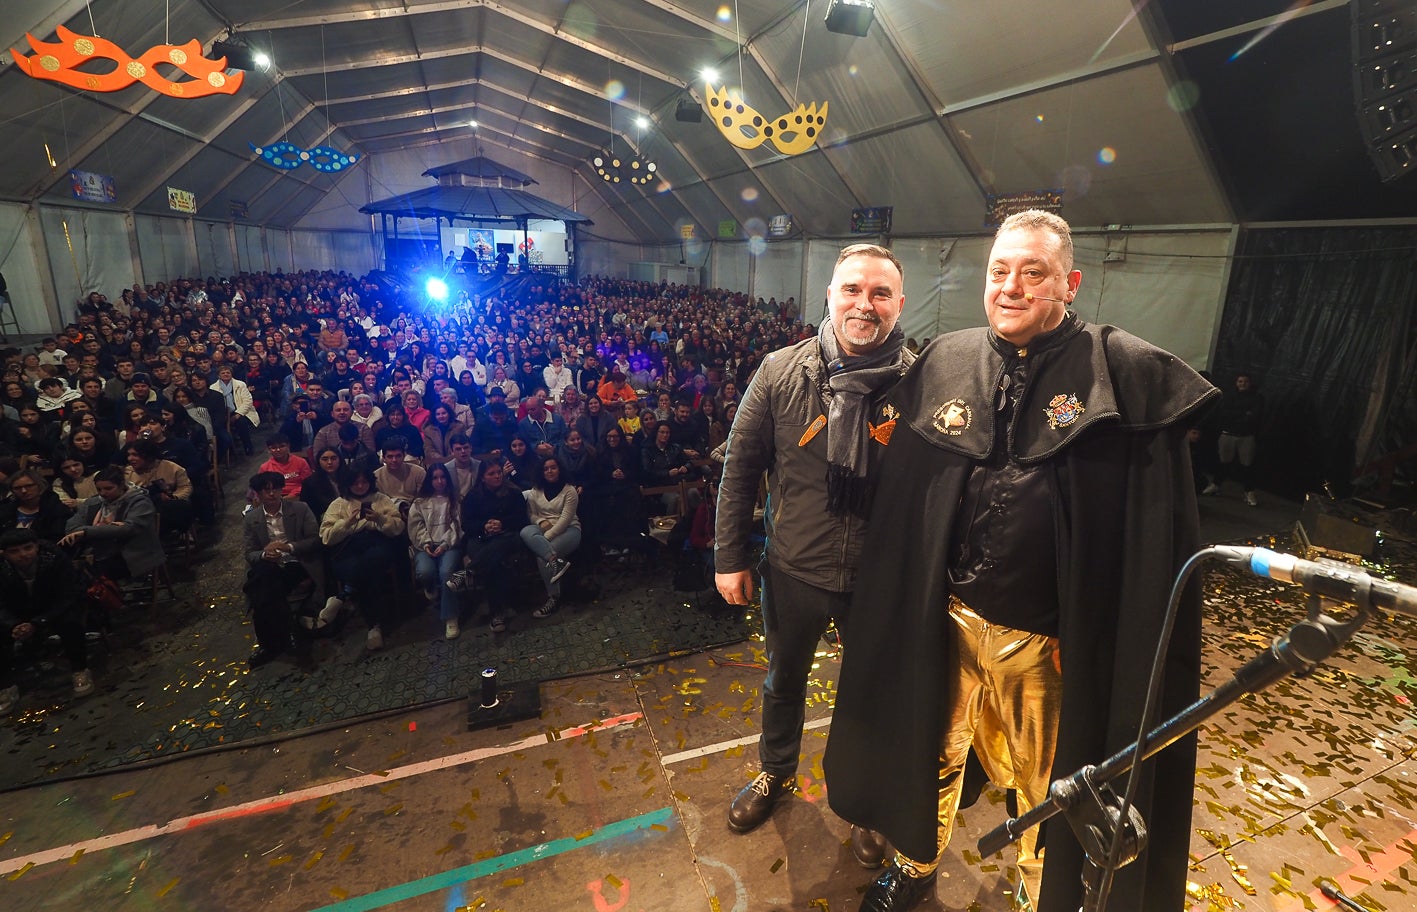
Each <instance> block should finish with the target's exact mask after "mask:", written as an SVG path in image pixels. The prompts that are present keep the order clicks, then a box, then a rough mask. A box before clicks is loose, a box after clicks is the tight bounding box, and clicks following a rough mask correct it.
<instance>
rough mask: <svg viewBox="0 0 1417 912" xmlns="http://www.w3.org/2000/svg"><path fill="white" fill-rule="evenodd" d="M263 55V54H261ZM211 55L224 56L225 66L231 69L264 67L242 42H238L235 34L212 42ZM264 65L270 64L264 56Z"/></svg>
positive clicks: (268, 59)
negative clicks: (223, 39)
mask: <svg viewBox="0 0 1417 912" xmlns="http://www.w3.org/2000/svg"><path fill="white" fill-rule="evenodd" d="M262 56H265V55H262ZM212 57H225V58H226V66H227V68H228V69H232V70H254V69H258V68H259V69H262V70H264V69H265V68H266V67H262V66H259V61H257V59H256V54H255V52H254V51H252V50H251V49H250V48H249V47H247V46H246V44H245V43H244V42H239V41H237V39H236V36H235V35H231V36H230V37H228V38H227V39H226V40H225V41H213V42H212ZM266 66H270V58H269V57H267V58H266Z"/></svg>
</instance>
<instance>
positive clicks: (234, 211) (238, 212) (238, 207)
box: [226, 200, 250, 218]
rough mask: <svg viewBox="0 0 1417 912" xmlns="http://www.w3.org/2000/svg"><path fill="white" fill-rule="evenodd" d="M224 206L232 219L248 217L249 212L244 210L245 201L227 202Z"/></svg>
mask: <svg viewBox="0 0 1417 912" xmlns="http://www.w3.org/2000/svg"><path fill="white" fill-rule="evenodd" d="M226 206H227V210H228V211H229V212H230V213H231V217H232V218H249V217H250V210H249V209H247V208H246V201H245V200H230V201H228V202H227V204H226Z"/></svg>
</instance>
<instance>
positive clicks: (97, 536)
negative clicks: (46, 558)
mask: <svg viewBox="0 0 1417 912" xmlns="http://www.w3.org/2000/svg"><path fill="white" fill-rule="evenodd" d="M94 487H95V488H96V489H97V490H98V495H97V496H96V497H90V498H89V499H88V500H86V501H84V502H83V503H82V504H80V505H79V509H78V510H76V511H75V513H74V515H73V516H72V517H71V518H70V519H69V522H68V525H66V526H65V534H64V537H63V538H61V539H59V545H60V546H61V547H64V548H74V549H77V551H78V554H79V556H80V557H87V558H91V559H92V561H93V566H94V571H95V572H96V573H98V574H100V575H102V576H107V577H108V578H110V579H115V580H116V579H128V578H129V577H141V576H146V575H147V574H149V573H151V572H152V571H153V570H155V569H157V568H158V567H160V566H162V565H163V564H164V563H166V562H167V556H166V555H165V554H163V551H162V543H161V542H160V541H158V537H157V510H156V508H154V507H153V502H152V498H150V497H148V494H147V492H146V491H144V490H143V489H142V488H139V487H135V486H130V485H129V484H128V483H127V481H125V480H124V477H123V469H121V468H119V467H118V466H105V467H104V468H103V469H100V470H99V473H98V474H97V475H96V476H94Z"/></svg>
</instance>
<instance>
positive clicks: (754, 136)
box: [704, 85, 828, 155]
mask: <svg viewBox="0 0 1417 912" xmlns="http://www.w3.org/2000/svg"><path fill="white" fill-rule="evenodd" d="M704 91H705V94H706V95H707V96H708V110H709V116H711V117H712V118H713V125H714V126H716V127H718V132H720V133H722V134H723V137H724V138H725V139H727V140H728V141H729V142H731V143H733V145H735V146H737V147H738V148H740V149H756V148H757V147H758V146H761V145H762V144H763V142H764V141H765V140H766V141H769V142H771V143H772V144H773V145H774V146H776V147H777V151H779V152H781V153H782V154H783V155H797V154H798V153H800V152H806V151H807V150H808V149H810V148H811V147H812V144H813V143H815V142H816V141H817V138H818V137H820V136H821V135H822V127H824V126H826V123H827V104H828V103H827V102H825V101H824V102H822V109H821V111H818V110H817V104H816V102H813V103H812V104H810V105H798V106H797V108H796V110H794V111H792V112H791V113H789V114H784V115H782V116H781V117H779V118H777V119H776V120H769V119H768V118H766V117H764V116H763V115H761V114H759V113H758V112H757V111H754V110H753V109H752V108H750V107H748V106H747V105H745V104H744V103H743V101H742V99H738V100H736V101H735V100H734V99H732V98H729V97H728V87H727V86H724V87H723V88H721V89H718V90H715V89H714V87H713V86H711V85H705V86H704Z"/></svg>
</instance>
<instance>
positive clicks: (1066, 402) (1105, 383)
mask: <svg viewBox="0 0 1417 912" xmlns="http://www.w3.org/2000/svg"><path fill="white" fill-rule="evenodd" d="M1053 332H1054V333H1059V335H1057V336H1054V335H1053V333H1050V334H1048V335H1049V337H1048V338H1046V339H1044V340H1042V343H1043V344H1042V345H1037V344H1036V345H1034V346H1031V347H1030V349H1029V350H1026V353H1022V354H1021V353H1020V352H1019V351H1018V350H1015V349H1014V348H1013V347H1012V346H1009V345H1008V344H1007V343H1003V342H1002V340H1000V339H998V338H997V337H996V336H994V334H993V333H992V332H991V331H990V330H989V329H987V328H981V329H966V330H961V331H959V332H954V333H949V334H948V335H944V336H941V337H939V338H938V339H936V340H935V341H934V342H933V343H931V345H930V347H929V348H927V349H926V350H925V351H923V352H921V354H920V357H919V359H918V360H917V361H916V363H915V365H914V367H913V368H912V369H911V370H910V371H909V373H907V374H906V376H905V377H904V378H903V379H902V380H901V382H900V383H899V384H897V385H896V386H895V388H894V389H892V390H891V392H890V394H889V397H888V398H889V399H890V401H891V403H892V404H893V405H895V406H896V407H897V408H898V409H900V412H901V414H902V416H903V417H904V418H905V420H906V421H907V423H908V424H909V425H910V427H911V428H912V429H914V430H915V432H916V433H918V434H920V436H922V437H923V438H925V440H926V441H928V442H929V443H931V444H932V445H934V446H936V447H939V448H941V449H944V450H949V451H951V452H955V453H958V454H960V455H962V456H966V457H968V458H971V459H981V458H983V457H985V456H987V455H988V454H989V452H990V451H991V450H992V448H993V445H994V440H995V426H994V425H995V421H996V418H997V414H998V413H997V411H996V410H995V406H996V404H997V403H998V401H999V395H1000V393H999V390H1000V385H1001V383H1002V382H1003V381H1004V379H1005V375H1006V374H1008V373H1009V372H1010V371H1011V370H1012V369H1013V368H1014V366H1015V365H1016V364H1017V362H1018V360H1019V359H1020V357H1022V358H1026V359H1028V362H1029V364H1028V373H1027V388H1026V389H1025V390H1024V393H1023V396H1022V398H1021V400H1020V401H1019V405H1018V416H1017V418H1016V419H1015V421H1014V425H1013V427H1012V428H1011V429H1010V432H1009V450H1010V453H1011V455H1012V456H1013V457H1014V458H1015V459H1016V460H1018V461H1019V462H1021V463H1024V464H1028V463H1033V462H1039V461H1041V460H1044V459H1047V458H1049V457H1051V456H1053V455H1054V454H1056V453H1058V452H1059V451H1061V450H1062V449H1064V448H1065V447H1067V446H1068V445H1069V444H1070V443H1072V442H1073V441H1074V440H1077V439H1078V438H1079V437H1080V436H1081V435H1082V434H1083V433H1084V432H1085V431H1087V430H1088V429H1089V428H1092V427H1095V426H1110V427H1116V428H1118V429H1121V430H1133V431H1141V430H1150V429H1156V428H1161V427H1166V426H1169V425H1172V424H1175V423H1177V422H1180V421H1182V420H1183V419H1184V418H1186V417H1187V416H1188V415H1190V414H1192V413H1193V412H1195V411H1196V410H1197V409H1199V408H1200V407H1201V406H1203V405H1204V404H1206V403H1208V402H1210V401H1211V400H1212V399H1214V398H1215V397H1216V396H1218V395H1219V391H1218V390H1216V389H1215V387H1213V386H1211V385H1210V384H1209V383H1207V382H1206V380H1205V379H1204V378H1203V377H1201V376H1200V375H1199V374H1197V373H1196V372H1195V371H1194V370H1192V369H1191V368H1190V367H1189V366H1188V365H1186V364H1185V363H1184V362H1182V361H1181V360H1180V359H1179V358H1177V357H1176V356H1175V355H1172V354H1171V353H1170V352H1166V351H1163V350H1161V349H1159V348H1156V347H1155V346H1153V345H1151V344H1149V343H1147V342H1144V341H1143V340H1141V339H1139V338H1137V337H1136V336H1133V335H1131V334H1130V333H1127V332H1126V331H1124V330H1121V329H1118V328H1117V327H1115V326H1110V325H1105V324H1099V325H1088V324H1084V323H1083V322H1082V321H1081V320H1077V319H1076V318H1072V319H1071V320H1070V321H1069V322H1068V323H1065V324H1064V325H1063V326H1062V327H1059V329H1058V330H1054V331H1053Z"/></svg>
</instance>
